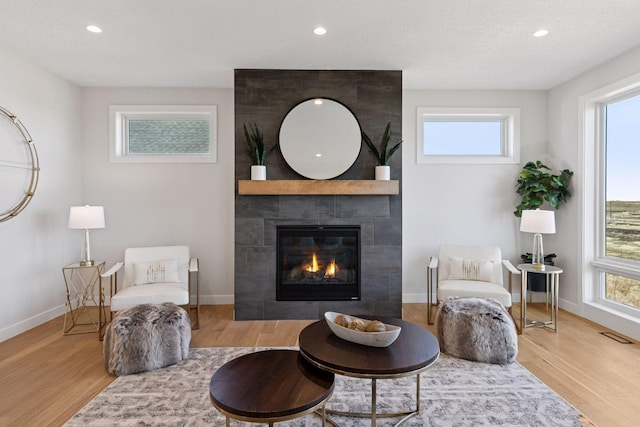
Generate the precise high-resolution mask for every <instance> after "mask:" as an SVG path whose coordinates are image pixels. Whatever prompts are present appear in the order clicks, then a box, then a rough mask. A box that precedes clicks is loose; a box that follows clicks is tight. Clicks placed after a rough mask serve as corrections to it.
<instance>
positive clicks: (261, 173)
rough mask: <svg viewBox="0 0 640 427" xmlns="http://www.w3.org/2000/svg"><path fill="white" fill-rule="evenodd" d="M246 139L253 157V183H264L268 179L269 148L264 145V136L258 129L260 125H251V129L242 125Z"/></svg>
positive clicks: (250, 154)
mask: <svg viewBox="0 0 640 427" xmlns="http://www.w3.org/2000/svg"><path fill="white" fill-rule="evenodd" d="M242 127H243V129H244V138H245V140H246V141H247V150H248V151H249V156H250V157H251V161H252V164H251V179H252V180H253V181H264V180H266V179H267V154H268V153H269V150H267V146H266V145H265V143H264V135H263V134H262V132H260V130H259V129H258V125H256V124H255V123H253V125H252V124H251V123H249V129H247V126H246V125H244V124H243V125H242Z"/></svg>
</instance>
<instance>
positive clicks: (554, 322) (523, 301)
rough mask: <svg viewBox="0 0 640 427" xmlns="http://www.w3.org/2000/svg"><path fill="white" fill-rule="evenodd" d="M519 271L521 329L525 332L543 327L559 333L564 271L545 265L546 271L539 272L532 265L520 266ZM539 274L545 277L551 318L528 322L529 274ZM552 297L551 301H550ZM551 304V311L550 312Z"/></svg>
mask: <svg viewBox="0 0 640 427" xmlns="http://www.w3.org/2000/svg"><path fill="white" fill-rule="evenodd" d="M518 270H520V271H521V272H522V275H521V276H520V327H521V331H523V332H524V329H525V328H532V327H541V328H546V329H550V330H552V331H554V332H558V289H559V288H560V273H562V269H561V268H559V267H554V266H551V265H545V266H544V270H537V269H535V268H534V267H533V265H532V264H518ZM528 273H539V274H544V275H545V285H546V286H545V289H546V293H547V311H550V318H549V320H547V321H538V320H530V321H528V320H527V274H528ZM549 297H551V299H549ZM549 304H550V305H551V309H550V310H549Z"/></svg>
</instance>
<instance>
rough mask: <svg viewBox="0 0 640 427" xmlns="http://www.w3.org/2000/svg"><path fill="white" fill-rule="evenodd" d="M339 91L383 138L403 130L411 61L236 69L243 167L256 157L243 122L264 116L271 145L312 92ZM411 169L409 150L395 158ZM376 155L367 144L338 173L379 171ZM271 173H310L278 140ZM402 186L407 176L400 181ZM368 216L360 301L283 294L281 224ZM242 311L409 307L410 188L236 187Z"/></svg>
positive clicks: (277, 315)
mask: <svg viewBox="0 0 640 427" xmlns="http://www.w3.org/2000/svg"><path fill="white" fill-rule="evenodd" d="M315 97H324V98H332V99H335V100H338V101H340V102H342V103H343V104H345V105H346V106H347V107H349V108H350V109H351V111H353V113H354V114H355V116H356V117H357V118H358V121H359V122H360V126H361V127H362V129H363V130H364V131H365V132H366V133H367V134H368V135H369V136H370V137H371V139H372V140H373V141H374V142H377V141H379V140H380V136H381V135H382V132H383V131H384V127H385V126H386V124H387V122H391V130H392V141H398V140H400V139H402V133H401V129H402V72H401V71H334V70H236V71H235V159H236V160H235V177H236V181H237V180H241V179H250V166H251V160H250V158H249V155H248V153H247V149H246V143H245V140H244V133H243V130H242V125H243V124H244V123H246V124H248V123H254V122H255V123H256V124H257V125H258V127H259V128H260V130H261V131H262V132H263V133H264V136H265V141H266V142H267V144H268V145H269V146H272V145H274V144H275V143H276V142H277V138H278V130H279V127H280V123H281V122H282V120H283V118H284V117H285V115H286V114H287V112H288V111H289V110H290V109H291V108H292V107H293V106H295V105H296V104H297V103H299V102H300V101H302V100H305V99H309V98H315ZM390 165H391V179H395V180H400V179H401V176H402V153H401V151H398V152H397V153H396V154H395V155H394V156H393V157H392V158H391V161H390ZM374 166H375V160H374V158H373V156H372V155H371V154H370V153H369V151H368V149H367V148H366V147H364V146H363V148H362V150H361V151H360V155H359V156H358V159H357V160H356V162H355V164H354V165H353V166H352V167H351V168H350V169H349V170H348V171H347V172H345V173H344V174H343V175H341V176H340V177H338V178H337V179H373V175H374ZM267 179H306V178H303V177H301V176H300V175H298V174H297V173H295V172H294V171H293V170H292V169H291V168H290V167H289V166H288V165H287V164H286V163H285V162H284V159H283V158H282V155H281V154H280V152H279V151H278V150H275V151H273V152H272V153H271V154H270V155H269V159H268V163H267ZM400 184H401V185H400V187H401V188H402V183H400ZM280 224H300V225H302V224H359V225H360V226H361V230H362V231H361V233H362V291H361V294H362V299H361V300H360V301H276V289H275V288H276V286H275V281H276V270H275V269H276V265H275V264H276V246H275V244H276V242H275V239H276V228H275V227H276V225H280ZM234 289H235V318H236V319H237V320H262V319H319V318H321V317H322V315H323V313H324V312H325V311H328V310H331V311H340V312H346V313H352V314H369V315H376V316H392V317H401V315H402V195H401V194H400V195H397V196H241V195H238V194H237V191H236V196H235V285H234Z"/></svg>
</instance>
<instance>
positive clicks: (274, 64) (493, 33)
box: [0, 0, 640, 89]
mask: <svg viewBox="0 0 640 427" xmlns="http://www.w3.org/2000/svg"><path fill="white" fill-rule="evenodd" d="M87 24H96V25H99V26H100V27H102V29H103V30H104V32H103V33H102V34H92V33H89V32H88V31H86V30H85V29H84V27H85V26H86V25H87ZM319 24H321V25H323V26H325V27H326V28H327V30H328V33H327V34H326V35H325V36H322V37H318V36H315V35H314V34H313V32H312V29H313V27H314V26H316V25H319ZM540 28H548V29H549V30H550V34H549V35H548V36H546V37H542V38H534V37H533V36H532V34H533V32H534V31H536V30H538V29H540ZM0 43H1V44H0V49H6V50H8V51H11V52H13V53H15V54H16V55H18V56H21V57H23V58H24V59H26V60H27V61H29V62H32V63H35V64H38V65H40V66H41V67H42V68H44V69H46V70H48V71H50V72H52V73H54V74H57V75H59V76H61V77H63V78H65V79H67V80H69V81H71V82H74V83H76V84H78V85H80V86H162V87H232V86H233V70H234V69H235V68H285V69H363V70H366V69H378V70H380V69H384V70H402V71H403V76H404V77H403V79H404V86H405V87H406V88H412V89H549V88H551V87H553V86H555V85H558V84H560V83H562V82H564V81H566V80H568V79H570V78H572V77H574V76H576V75H578V74H580V73H581V72H583V71H585V70H587V69H589V68H592V67H594V66H596V65H598V64H600V63H602V62H605V61H607V60H609V59H611V58H613V57H614V56H616V55H619V54H621V53H623V52H625V51H627V50H629V49H631V48H633V47H635V46H638V45H640V0H180V1H178V0H63V1H51V0H0ZM0 59H1V58H0ZM0 63H1V62H0ZM0 73H1V71H0ZM0 75H1V74H0Z"/></svg>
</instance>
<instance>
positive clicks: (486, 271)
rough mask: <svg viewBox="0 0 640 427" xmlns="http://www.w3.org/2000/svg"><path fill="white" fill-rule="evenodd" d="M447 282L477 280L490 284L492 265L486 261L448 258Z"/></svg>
mask: <svg viewBox="0 0 640 427" xmlns="http://www.w3.org/2000/svg"><path fill="white" fill-rule="evenodd" d="M449 261H450V269H449V280H478V281H482V282H491V281H492V278H493V270H494V265H493V264H494V263H493V262H491V261H488V260H473V259H464V258H458V257H453V256H452V257H450V258H449Z"/></svg>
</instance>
